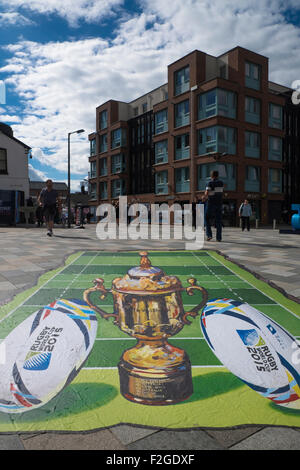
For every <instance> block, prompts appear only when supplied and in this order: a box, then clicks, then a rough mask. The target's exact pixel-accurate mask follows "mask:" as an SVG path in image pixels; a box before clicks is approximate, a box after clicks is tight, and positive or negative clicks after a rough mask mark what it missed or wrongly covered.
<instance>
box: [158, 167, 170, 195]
mask: <svg viewBox="0 0 300 470" xmlns="http://www.w3.org/2000/svg"><path fill="white" fill-rule="evenodd" d="M168 191H169V190H168V171H167V170H164V171H158V172H157V173H155V194H168Z"/></svg>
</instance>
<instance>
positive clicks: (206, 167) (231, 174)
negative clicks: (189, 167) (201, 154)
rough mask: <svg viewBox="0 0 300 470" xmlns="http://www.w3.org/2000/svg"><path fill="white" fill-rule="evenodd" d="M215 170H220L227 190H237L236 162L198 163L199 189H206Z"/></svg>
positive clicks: (220, 175) (220, 176)
mask: <svg viewBox="0 0 300 470" xmlns="http://www.w3.org/2000/svg"><path fill="white" fill-rule="evenodd" d="M213 170H217V171H218V172H219V178H220V179H221V180H222V181H223V183H224V189H225V190H227V191H235V190H236V165H235V164H234V163H203V164H201V165H198V190H199V191H204V190H205V188H206V185H207V181H209V179H210V174H211V172H212V171H213Z"/></svg>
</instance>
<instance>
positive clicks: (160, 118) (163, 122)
mask: <svg viewBox="0 0 300 470" xmlns="http://www.w3.org/2000/svg"><path fill="white" fill-rule="evenodd" d="M154 122H155V134H161V133H162V132H167V131H168V110H167V109H163V110H162V111H158V112H157V113H155V117H154Z"/></svg>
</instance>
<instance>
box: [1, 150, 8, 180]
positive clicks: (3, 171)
mask: <svg viewBox="0 0 300 470" xmlns="http://www.w3.org/2000/svg"><path fill="white" fill-rule="evenodd" d="M1 174H2V175H5V174H7V150H6V149H0V175H1Z"/></svg>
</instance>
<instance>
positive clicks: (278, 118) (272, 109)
mask: <svg viewBox="0 0 300 470" xmlns="http://www.w3.org/2000/svg"><path fill="white" fill-rule="evenodd" d="M282 115H283V111H282V106H279V105H277V104H273V103H269V127H273V128H275V129H282Z"/></svg>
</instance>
